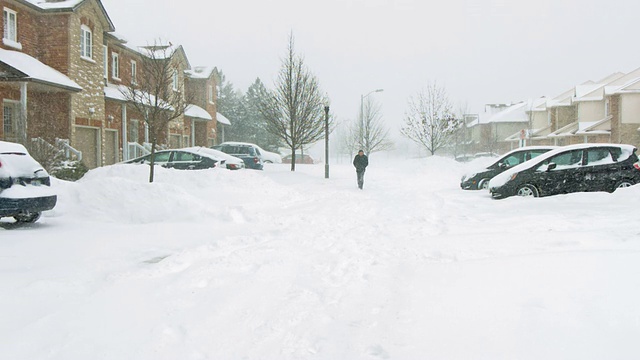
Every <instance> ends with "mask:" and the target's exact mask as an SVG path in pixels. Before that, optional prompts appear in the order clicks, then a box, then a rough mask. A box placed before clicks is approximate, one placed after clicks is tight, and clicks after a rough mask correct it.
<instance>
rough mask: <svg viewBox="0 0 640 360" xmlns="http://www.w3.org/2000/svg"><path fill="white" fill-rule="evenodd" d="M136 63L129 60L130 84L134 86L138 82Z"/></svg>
mask: <svg viewBox="0 0 640 360" xmlns="http://www.w3.org/2000/svg"><path fill="white" fill-rule="evenodd" d="M137 79H138V63H136V62H135V61H134V60H131V83H132V84H136V83H137V82H138V81H137Z"/></svg>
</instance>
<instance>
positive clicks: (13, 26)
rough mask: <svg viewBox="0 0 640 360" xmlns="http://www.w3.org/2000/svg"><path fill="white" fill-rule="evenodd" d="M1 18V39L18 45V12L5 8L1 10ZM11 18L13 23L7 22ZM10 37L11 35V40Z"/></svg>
mask: <svg viewBox="0 0 640 360" xmlns="http://www.w3.org/2000/svg"><path fill="white" fill-rule="evenodd" d="M2 16H3V18H2V19H3V24H4V32H3V35H2V37H3V39H5V40H9V41H12V42H14V43H16V44H17V43H18V12H17V11H15V10H13V9H9V8H7V7H5V8H3V11H2ZM11 16H13V22H11V21H8V20H10V18H11ZM12 32H13V34H12ZM11 35H13V38H12V37H11Z"/></svg>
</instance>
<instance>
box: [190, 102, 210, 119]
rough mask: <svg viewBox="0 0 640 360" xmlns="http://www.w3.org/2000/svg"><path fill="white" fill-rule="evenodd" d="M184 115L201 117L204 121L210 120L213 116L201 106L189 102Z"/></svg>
mask: <svg viewBox="0 0 640 360" xmlns="http://www.w3.org/2000/svg"><path fill="white" fill-rule="evenodd" d="M184 114H185V116H188V117H192V118H195V119H202V120H206V121H211V120H213V118H212V117H211V114H209V113H208V112H207V110H205V109H203V108H201V107H200V106H198V105H193V104H189V105H187V108H186V110H185V111H184Z"/></svg>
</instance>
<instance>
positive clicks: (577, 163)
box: [489, 144, 640, 199]
mask: <svg viewBox="0 0 640 360" xmlns="http://www.w3.org/2000/svg"><path fill="white" fill-rule="evenodd" d="M636 151H637V149H636V148H635V147H634V146H631V145H619V144H579V145H570V146H565V147H562V148H559V149H556V150H552V151H549V152H547V153H545V154H543V155H540V156H538V157H537V158H535V159H533V160H531V161H528V162H525V163H523V164H520V165H518V166H516V167H513V168H511V169H509V170H507V171H505V172H503V173H502V174H500V175H497V176H496V177H494V178H493V179H491V181H490V182H489V191H490V192H491V196H492V197H493V198H496V199H500V198H505V197H508V196H513V195H520V196H534V197H538V196H547V195H555V194H565V193H571V192H580V191H608V192H613V191H615V190H616V189H617V188H621V187H628V186H632V185H634V184H637V183H639V182H640V164H639V163H638V156H637V155H636Z"/></svg>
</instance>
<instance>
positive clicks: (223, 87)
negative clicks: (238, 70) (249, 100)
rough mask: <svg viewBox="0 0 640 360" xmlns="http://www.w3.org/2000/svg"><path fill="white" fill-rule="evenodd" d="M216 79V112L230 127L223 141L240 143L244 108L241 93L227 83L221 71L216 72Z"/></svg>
mask: <svg viewBox="0 0 640 360" xmlns="http://www.w3.org/2000/svg"><path fill="white" fill-rule="evenodd" d="M217 78H218V84H219V85H218V103H217V107H218V112H219V113H220V114H222V115H224V116H225V117H226V118H227V119H229V121H230V122H231V126H230V127H228V128H227V129H226V132H225V140H226V141H228V140H236V141H240V138H241V134H242V129H241V127H242V126H241V125H240V124H241V123H242V119H243V118H244V117H245V114H244V106H243V104H242V102H243V101H242V92H240V91H238V90H236V89H234V88H233V84H232V83H231V82H229V81H227V79H226V77H225V75H224V73H223V72H222V70H218V72H217Z"/></svg>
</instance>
